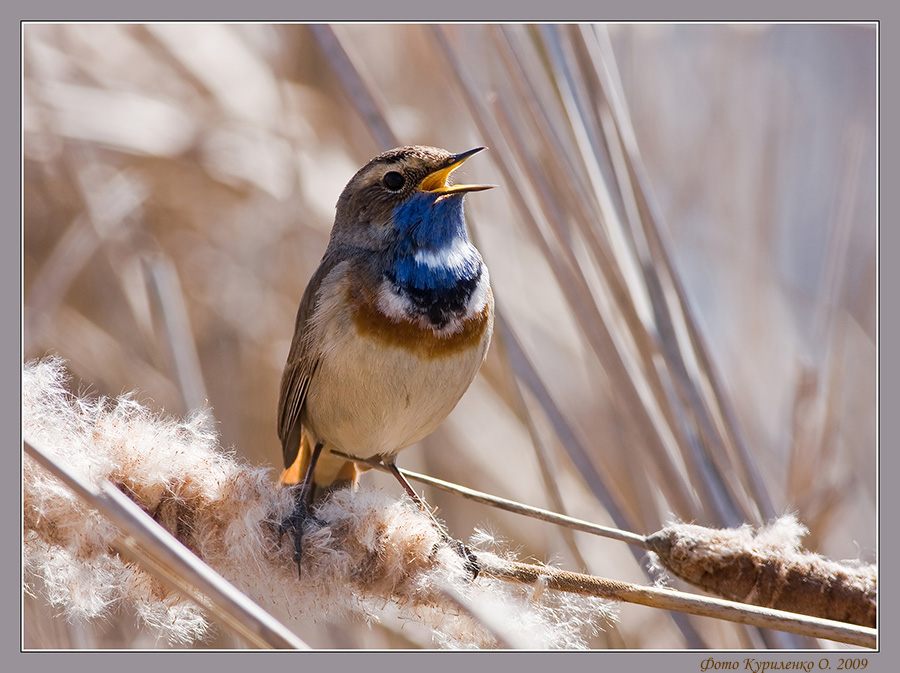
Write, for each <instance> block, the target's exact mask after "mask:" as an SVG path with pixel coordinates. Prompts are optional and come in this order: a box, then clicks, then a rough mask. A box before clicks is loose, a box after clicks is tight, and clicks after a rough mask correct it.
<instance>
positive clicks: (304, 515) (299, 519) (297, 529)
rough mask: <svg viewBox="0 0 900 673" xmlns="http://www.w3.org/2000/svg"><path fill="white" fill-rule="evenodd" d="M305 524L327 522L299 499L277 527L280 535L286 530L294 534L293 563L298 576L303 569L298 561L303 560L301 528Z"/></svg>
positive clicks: (300, 575)
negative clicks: (315, 514)
mask: <svg viewBox="0 0 900 673" xmlns="http://www.w3.org/2000/svg"><path fill="white" fill-rule="evenodd" d="M307 524H314V525H316V526H317V527H319V528H323V527H324V526H326V525H328V524H327V522H325V521H323V520H322V519H320V518H318V517H316V516H313V515H312V514H311V513H310V511H309V507H308V506H307V504H306V503H305V502H303V500H302V499H301V500H298V501H297V504H296V505H295V506H294V511H293V512H291V513H290V515H289V516H288V517H287V518H285V519H284V520H283V521H282V522H281V525H280V526H279V528H278V533H279V536H280V537H284V534H285V533H287V532H291V533H293V535H294V563H296V564H297V577H298V578H301V577H302V576H303V570H302V569H301V566H300V563H301V561H302V560H303V528H304V527H305V526H306V525H307Z"/></svg>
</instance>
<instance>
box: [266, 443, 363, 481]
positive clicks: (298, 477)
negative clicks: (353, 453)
mask: <svg viewBox="0 0 900 673" xmlns="http://www.w3.org/2000/svg"><path fill="white" fill-rule="evenodd" d="M311 457H312V447H310V444H309V438H308V437H307V436H306V433H305V432H304V433H302V434H301V436H300V450H299V451H297V459H296V460H295V461H294V462H293V463H292V464H291V466H290V467H289V468H287V469H286V470H284V471H283V472H282V473H281V478H280V481H281V483H282V484H285V485H287V486H289V485H291V484H298V483H300V482H301V481H303V477H304V476H305V475H306V470H307V468H308V467H309V461H310V458H311ZM361 473H362V470H361V469H360V468H359V466H357V464H356V463H355V462H353V461H352V460H345V459H343V458H340V457H338V456H335V455H334V454H332V453H327V452H323V454H322V455H321V456H319V460H318V462H317V463H316V467H315V470H314V471H313V484H315V485H316V486H317V487H318V490H322V489H329V490H331V489H333V488H338V487H341V486H356V484H357V482H358V481H359V475H360V474H361Z"/></svg>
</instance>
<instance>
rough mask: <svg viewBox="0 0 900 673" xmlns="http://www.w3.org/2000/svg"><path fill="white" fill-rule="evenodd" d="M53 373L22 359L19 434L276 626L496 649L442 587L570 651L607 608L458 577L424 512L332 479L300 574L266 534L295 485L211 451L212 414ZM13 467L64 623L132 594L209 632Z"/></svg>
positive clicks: (62, 494) (43, 587)
mask: <svg viewBox="0 0 900 673" xmlns="http://www.w3.org/2000/svg"><path fill="white" fill-rule="evenodd" d="M64 379H65V371H64V368H63V363H62V361H60V360H59V359H55V358H49V359H44V360H42V361H38V362H32V363H28V364H27V365H26V366H25V369H24V376H23V396H22V405H23V422H24V428H23V429H24V433H25V437H26V439H28V440H29V441H31V442H33V443H37V444H39V445H40V446H41V447H42V448H43V450H44V451H45V452H47V453H48V454H49V455H51V456H52V458H53V459H54V460H55V461H57V462H58V463H60V464H62V465H64V466H65V467H67V468H68V469H69V470H70V471H72V472H74V473H76V474H78V475H80V476H81V477H82V478H83V479H86V480H92V481H94V482H99V481H100V480H103V479H108V480H110V481H111V482H112V483H114V484H115V485H117V486H118V487H119V488H120V489H121V490H122V491H123V492H125V493H126V494H128V495H129V496H130V497H131V498H132V499H133V500H134V501H135V502H137V503H138V504H139V505H140V506H141V507H142V508H143V509H144V510H145V511H147V512H149V513H150V514H151V515H153V517H154V518H155V519H156V520H157V521H158V522H159V523H161V524H162V525H163V526H165V528H166V529H168V530H169V531H170V532H171V533H172V534H173V535H174V536H176V537H177V538H178V539H179V540H180V541H181V542H182V543H184V544H185V545H186V546H187V547H188V548H189V549H191V550H192V551H193V552H194V553H195V554H197V556H199V557H200V558H202V559H203V560H204V561H205V562H207V563H208V564H209V565H211V566H212V567H213V568H215V569H216V570H217V571H218V572H219V573H220V574H222V575H223V576H224V577H225V578H226V579H227V580H229V581H230V582H232V583H233V584H234V585H235V586H237V587H238V588H239V589H241V590H242V591H244V592H245V593H246V594H247V595H249V596H250V597H251V598H252V599H254V600H256V601H257V602H259V603H260V604H261V605H262V606H263V607H264V608H266V609H267V610H269V611H271V612H273V613H274V614H276V615H278V616H280V617H282V618H283V619H285V621H286V622H288V623H289V622H290V619H291V617H293V616H299V615H301V614H303V613H311V614H314V615H315V616H316V618H317V619H320V620H323V621H336V620H341V619H347V618H350V617H363V618H364V619H367V620H369V619H375V620H377V619H379V618H399V619H400V620H412V621H415V622H417V623H419V624H423V625H425V626H426V627H428V628H429V629H430V630H431V632H432V637H433V642H434V643H435V644H437V645H439V646H442V647H457V648H480V647H493V646H496V641H495V640H494V639H493V637H492V636H491V635H490V634H489V633H488V632H486V631H485V630H484V629H483V628H481V627H480V626H479V625H478V624H477V623H476V622H474V621H473V620H472V619H471V618H470V617H468V616H466V615H464V614H462V613H461V611H460V610H459V608H458V605H457V604H456V603H454V602H452V601H451V600H450V599H449V598H448V596H447V594H446V593H444V592H442V591H441V587H442V586H446V585H447V584H448V583H449V584H451V585H452V586H454V587H455V588H456V590H457V592H458V593H461V594H463V595H464V596H465V597H466V598H467V599H468V600H470V601H475V602H476V603H477V604H478V606H479V608H482V609H483V610H486V611H489V612H490V613H492V614H493V615H494V616H499V617H500V620H502V621H501V622H500V623H505V624H506V625H508V626H509V627H510V629H511V630H512V631H514V632H516V633H518V634H519V635H520V636H521V637H522V639H523V640H524V641H525V642H527V643H528V644H529V647H532V648H535V649H540V648H582V647H584V646H585V644H584V638H585V636H586V635H587V633H588V632H589V631H590V630H591V629H593V628H595V626H594V625H595V623H596V621H597V620H598V619H600V618H609V607H608V606H609V603H608V602H606V601H601V600H599V599H592V598H583V597H573V596H560V595H556V594H554V592H547V593H545V594H544V595H542V596H541V597H540V600H535V598H534V597H533V595H532V594H533V590H529V589H525V588H523V587H520V586H517V585H513V584H508V583H505V582H502V581H499V580H496V579H491V578H486V577H479V578H478V579H477V580H475V581H474V582H473V581H469V580H468V579H467V573H466V570H465V569H464V566H463V564H462V561H461V559H460V557H459V556H458V555H457V554H456V553H455V552H454V551H452V550H450V549H449V548H448V547H447V546H445V545H444V546H442V545H441V544H440V536H439V534H438V533H437V531H435V529H434V528H433V526H432V525H431V523H430V522H429V520H428V519H427V518H426V517H425V516H423V515H422V514H421V513H420V512H419V511H418V510H417V509H416V508H415V507H414V506H412V504H411V503H409V502H408V501H406V500H403V501H397V500H396V499H393V498H391V497H389V496H388V495H386V494H384V493H381V492H377V491H372V490H361V491H358V492H355V493H351V492H349V491H338V492H336V493H335V494H334V495H333V496H332V497H330V498H329V499H328V500H326V501H325V502H324V503H322V505H321V506H319V507H318V508H317V509H316V511H315V515H316V516H317V517H319V518H321V519H322V520H324V521H326V522H327V525H326V526H325V527H323V528H321V529H319V530H317V531H314V532H310V533H308V534H307V535H306V536H304V558H303V578H302V580H300V581H298V579H297V569H296V566H295V565H294V562H293V561H292V552H293V541H292V539H291V536H290V535H285V536H284V537H283V538H282V537H281V536H280V535H279V533H278V524H279V522H280V521H282V520H283V518H284V517H285V516H286V515H287V514H288V513H289V512H290V511H291V509H292V507H293V498H294V495H293V493H292V492H291V491H289V490H287V489H283V488H279V487H278V486H276V484H275V480H274V479H273V478H272V475H271V473H270V470H268V469H263V468H256V467H251V466H248V465H245V464H242V463H240V462H239V461H238V460H237V459H236V458H235V456H234V455H231V454H228V453H225V452H223V451H222V450H221V449H220V448H219V447H218V444H217V436H216V433H215V432H214V430H213V429H212V428H211V427H210V426H211V423H210V422H209V417H208V415H206V414H204V413H198V414H195V415H193V416H191V417H189V418H188V419H186V420H184V421H179V420H175V419H171V418H161V417H158V416H155V415H154V414H152V413H151V412H150V411H148V410H147V409H146V408H145V407H144V406H142V405H141V404H139V403H138V402H136V401H135V400H134V399H132V398H131V397H129V396H127V395H126V396H123V397H120V398H118V399H117V400H108V399H100V400H93V399H88V398H85V397H78V396H73V395H71V394H69V393H68V392H67V391H66V390H65V389H64V387H63V383H64ZM23 479H24V486H23V489H24V503H23V505H24V511H23V519H24V544H25V549H24V561H25V571H26V574H25V577H26V585H27V586H26V589H27V590H28V591H30V592H31V593H33V594H42V595H43V596H44V597H45V598H46V600H48V601H49V602H50V603H51V604H53V605H54V606H58V607H61V608H62V610H63V613H64V614H65V615H66V616H67V617H68V618H69V619H71V620H78V619H91V618H97V617H101V616H106V615H109V614H110V613H111V611H113V610H114V609H115V608H116V607H118V606H124V605H131V606H132V607H133V608H134V609H135V610H136V612H137V614H138V615H139V616H140V617H141V618H142V619H143V621H144V622H145V623H146V624H147V625H148V626H150V627H153V628H154V629H157V630H158V632H159V633H160V634H161V635H163V636H165V637H167V638H168V639H169V640H170V641H171V642H173V643H187V642H191V641H193V640H195V639H198V638H202V637H203V636H204V635H205V634H206V633H207V631H208V626H209V625H208V622H207V619H206V617H205V616H204V614H203V613H202V611H201V610H200V609H199V608H198V607H197V606H196V605H195V604H194V603H193V602H191V601H190V600H188V599H186V598H184V597H183V596H182V595H181V594H178V593H176V592H174V591H173V590H170V589H169V588H168V587H167V586H166V585H165V584H163V583H161V582H159V581H157V580H156V579H154V578H153V577H151V576H150V575H148V574H146V573H145V572H143V571H142V570H141V569H140V568H139V567H137V566H136V565H134V564H133V563H130V562H127V561H125V560H124V559H122V558H121V557H119V556H118V555H117V554H116V553H115V552H113V551H112V550H111V548H110V542H111V540H112V539H113V538H114V536H115V535H116V531H115V529H114V528H113V526H112V525H111V524H109V523H108V522H106V521H105V520H104V519H103V518H102V517H100V516H99V515H98V514H96V513H95V512H94V511H93V510H92V509H91V508H90V507H89V506H87V505H86V504H85V503H84V502H82V501H81V500H80V499H79V498H78V497H77V496H76V495H75V494H74V493H72V492H71V491H70V490H69V489H67V488H66V487H64V486H63V485H62V484H61V483H60V482H59V481H57V480H56V479H55V478H53V477H51V476H50V475H48V474H47V473H46V472H45V471H44V470H43V469H42V468H40V467H39V466H38V465H37V464H36V463H34V462H33V461H31V460H29V459H27V458H26V459H25V461H24V474H23ZM436 545H437V548H438V551H437V553H434V549H435V547H436ZM479 554H482V555H486V554H488V552H479ZM301 636H302V634H301Z"/></svg>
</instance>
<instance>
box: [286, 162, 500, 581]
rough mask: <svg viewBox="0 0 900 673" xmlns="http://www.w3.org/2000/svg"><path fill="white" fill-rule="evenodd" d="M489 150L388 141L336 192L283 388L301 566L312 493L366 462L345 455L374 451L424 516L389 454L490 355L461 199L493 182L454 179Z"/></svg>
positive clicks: (483, 289) (483, 294) (459, 392)
mask: <svg viewBox="0 0 900 673" xmlns="http://www.w3.org/2000/svg"><path fill="white" fill-rule="evenodd" d="M484 149H485V148H484V147H476V148H474V149H471V150H468V151H465V152H460V153H457V154H452V153H450V152H448V151H447V150H444V149H439V148H436V147H426V146H421V145H411V146H405V147H398V148H396V149H392V150H389V151H387V152H383V153H381V154H379V155H378V156H376V157H374V158H373V159H371V160H370V161H369V162H368V163H366V164H365V165H364V166H363V167H362V168H361V169H359V171H357V173H356V174H355V175H354V176H353V177H352V178H351V179H350V181H349V182H348V183H347V186H346V187H345V188H344V190H343V192H342V193H341V195H340V197H339V198H338V201H337V205H336V211H335V218H334V226H333V227H332V230H331V236H330V238H329V241H328V245H327V247H326V250H325V253H324V255H323V257H322V261H321V262H320V264H319V266H318V268H317V269H316V271H315V272H314V273H313V275H312V278H311V279H310V281H309V284H308V285H307V287H306V290H305V291H304V293H303V297H302V299H301V301H300V307H299V309H298V310H297V317H296V320H295V324H294V335H293V339H292V341H291V346H290V350H289V352H288V356H287V361H286V363H285V367H284V372H283V374H282V378H281V388H280V394H279V401H278V437H279V439H280V441H281V447H282V457H283V462H284V471H283V472H282V473H281V477H280V481H281V483H282V484H285V485H296V484H298V483H299V484H300V489H299V494H298V496H297V499H296V507H295V510H294V512H293V514H292V515H291V516H290V517H288V519H287V520H286V521H285V522H284V523H283V524H282V531H284V530H286V529H291V530H292V532H293V534H294V546H295V552H294V560H295V561H296V563H297V568H298V572H302V571H300V565H301V558H302V536H303V528H304V525H305V524H306V523H307V521H308V520H309V519H310V518H314V517H312V516H311V514H310V511H311V510H310V507H311V503H312V502H313V499H314V498H315V497H316V496H317V494H318V495H320V496H321V495H323V494H325V493H328V492H330V491H331V490H334V489H336V488H341V487H346V486H350V487H354V488H355V487H356V485H357V483H358V479H359V476H360V473H361V472H362V471H363V470H365V469H368V466H362V467H361V466H360V465H359V464H358V463H356V462H354V461H353V460H352V458H360V459H370V460H373V459H374V460H377V461H380V462H381V463H382V464H383V465H384V466H386V467H387V468H388V470H389V471H390V472H391V473H392V474H393V475H394V476H395V477H396V478H397V480H398V481H399V482H400V483H401V485H402V486H403V488H404V489H405V490H406V492H407V493H408V494H409V495H410V497H411V498H412V499H413V500H414V501H415V502H416V503H418V504H419V505H420V506H421V507H422V508H423V510H425V511H426V512H428V513H429V514H430V515H431V513H430V512H429V511H428V510H427V508H426V506H425V504H424V502H423V501H422V500H421V499H420V498H419V497H418V495H417V494H416V492H415V490H414V489H413V488H412V487H411V486H410V485H409V483H408V482H407V481H406V479H405V478H404V477H403V475H402V474H401V472H400V471H399V468H397V465H396V462H395V458H396V455H397V453H398V452H399V451H401V450H402V449H404V448H406V447H408V446H410V445H412V444H415V443H416V442H418V441H420V440H422V439H423V438H424V437H426V436H427V435H429V434H430V433H431V432H432V431H434V430H435V429H436V428H437V426H438V425H439V424H440V423H441V422H442V421H443V420H444V419H445V418H446V417H447V415H448V414H449V413H450V412H451V411H452V410H453V409H454V407H455V406H456V404H457V402H459V400H460V398H461V397H462V396H463V394H464V393H465V392H466V390H467V389H468V388H469V386H470V384H471V383H472V381H473V380H474V378H475V376H476V374H477V372H478V370H479V369H480V367H481V365H482V363H483V362H484V360H485V358H486V357H487V352H488V348H489V346H490V342H491V335H492V333H493V325H494V295H493V292H492V290H491V283H490V275H489V273H488V268H487V266H486V265H485V263H484V260H483V258H482V256H481V253H480V252H479V251H478V249H477V248H476V247H475V246H474V245H473V244H472V242H471V240H470V239H469V235H468V231H467V227H466V220H465V212H464V208H463V202H464V199H465V196H466V195H467V194H469V193H470V192H477V191H483V190H486V189H491V188H493V187H495V186H496V185H483V184H451V182H450V176H451V174H452V173H453V172H454V171H455V170H456V169H457V168H459V167H460V166H461V165H462V164H463V163H464V162H465V161H466V160H467V159H469V158H470V157H471V156H472V155H474V154H476V153H478V152H480V151H482V150H484ZM348 457H349V458H348ZM431 518H432V520H433V521H434V522H435V524H436V525H437V526H438V527H439V529H440V530H441V532H442V535H444V539H445V541H450V538H449V537H448V536H447V534H446V532H445V531H443V529H442V528H441V527H440V524H438V523H437V521H436V520H435V519H434V516H433V515H431ZM319 523H323V522H319ZM460 549H462V551H460V553H461V555H463V557H464V559H466V560H467V568H469V569H470V570H471V571H472V573H473V577H474V576H475V575H477V565H474V567H473V564H474V563H475V561H474V557H473V555H472V554H471V552H469V551H468V549H467V548H465V547H464V545H461V543H457V550H458V551H459V550H460Z"/></svg>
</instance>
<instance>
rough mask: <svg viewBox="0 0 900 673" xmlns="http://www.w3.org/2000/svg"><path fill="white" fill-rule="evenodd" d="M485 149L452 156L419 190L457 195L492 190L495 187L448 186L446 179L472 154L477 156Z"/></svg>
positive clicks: (427, 178) (476, 149) (422, 183)
mask: <svg viewBox="0 0 900 673" xmlns="http://www.w3.org/2000/svg"><path fill="white" fill-rule="evenodd" d="M483 149H485V148H484V147H476V148H475V149H471V150H468V151H467V152H460V153H459V154H454V155H453V156H451V157H450V158H449V159H448V161H449V163H448V164H447V165H446V166H445V167H444V168H441V169H438V170H436V171H435V172H434V173H432V174H430V175H428V176H427V177H426V178H425V179H424V180H422V182H420V183H419V189H420V190H421V191H423V192H438V193H440V194H458V193H460V192H480V191H483V190H485V189H492V188H494V187H496V186H497V185H448V184H447V179H448V178H449V177H450V174H451V173H452V172H453V171H455V170H456V169H457V168H459V167H460V166H462V164H463V162H464V161H465V160H466V159H468V158H469V157H470V156H472V155H473V154H477V153H478V152H480V151H481V150H483Z"/></svg>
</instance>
